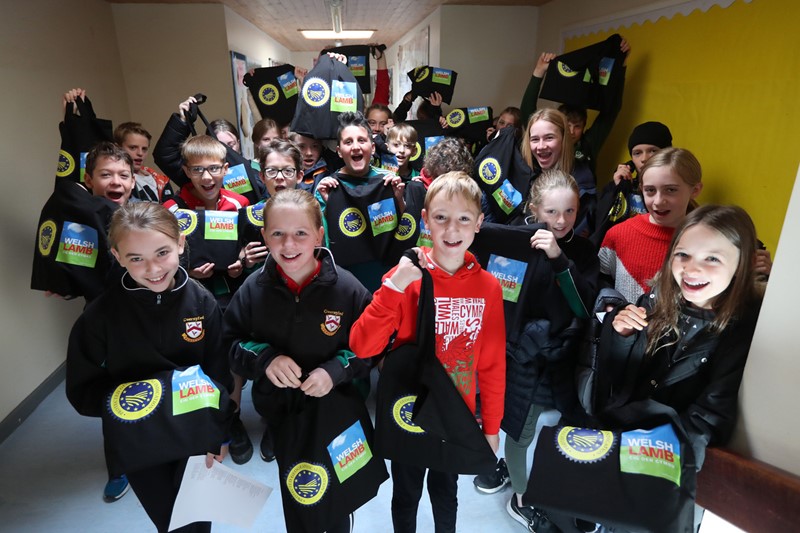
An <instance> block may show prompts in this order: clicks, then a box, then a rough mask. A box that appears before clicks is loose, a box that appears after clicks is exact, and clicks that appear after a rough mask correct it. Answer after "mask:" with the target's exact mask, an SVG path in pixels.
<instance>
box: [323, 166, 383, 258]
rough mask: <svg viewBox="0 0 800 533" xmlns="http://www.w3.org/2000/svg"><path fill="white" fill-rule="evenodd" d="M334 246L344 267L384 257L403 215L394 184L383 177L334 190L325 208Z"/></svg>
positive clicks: (335, 254) (329, 235) (331, 246)
mask: <svg viewBox="0 0 800 533" xmlns="http://www.w3.org/2000/svg"><path fill="white" fill-rule="evenodd" d="M325 219H326V222H327V227H328V238H329V239H330V248H331V251H332V252H333V256H334V257H335V258H336V262H337V263H338V264H339V265H341V266H345V267H347V266H350V265H357V264H360V263H366V262H368V261H376V260H383V259H384V258H385V256H386V253H387V251H388V250H389V245H390V244H391V243H392V239H393V238H394V233H395V229H396V228H397V225H398V222H399V217H398V213H397V201H396V200H395V199H394V190H393V189H392V187H391V185H384V184H383V180H382V179H380V178H375V179H370V182H368V183H365V184H364V185H357V186H355V187H348V186H346V185H340V186H339V187H336V188H335V189H331V191H330V193H329V195H328V203H327V207H326V208H325Z"/></svg>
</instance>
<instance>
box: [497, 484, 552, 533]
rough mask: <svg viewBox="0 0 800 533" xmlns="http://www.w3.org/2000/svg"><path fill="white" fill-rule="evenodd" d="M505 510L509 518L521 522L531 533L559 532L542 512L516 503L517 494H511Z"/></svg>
mask: <svg viewBox="0 0 800 533" xmlns="http://www.w3.org/2000/svg"><path fill="white" fill-rule="evenodd" d="M506 511H508V514H510V515H511V518H513V519H514V520H516V521H517V522H519V523H520V524H522V525H523V526H525V527H526V528H527V530H528V531H530V532H531V533H560V532H561V530H560V529H559V528H558V526H556V525H555V524H554V523H552V522H551V521H550V519H548V518H547V516H545V514H544V513H542V512H541V511H539V510H538V509H536V508H535V507H533V506H530V505H523V506H519V505H517V495H516V493H515V494H512V495H511V499H510V500H508V504H507V505H506Z"/></svg>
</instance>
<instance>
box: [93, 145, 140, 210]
mask: <svg viewBox="0 0 800 533" xmlns="http://www.w3.org/2000/svg"><path fill="white" fill-rule="evenodd" d="M84 180H85V183H86V187H88V188H89V189H90V190H91V191H92V194H93V195H95V196H104V197H105V198H107V199H109V200H111V201H112V202H114V203H115V204H118V205H125V202H127V201H128V198H130V197H131V190H132V189H133V184H134V177H133V169H132V168H131V166H130V165H128V164H127V163H126V162H125V161H124V160H122V159H113V158H111V157H108V156H101V157H98V158H97V162H96V163H95V168H94V171H93V172H92V173H91V174H89V173H88V172H87V173H86V175H85V176H84Z"/></svg>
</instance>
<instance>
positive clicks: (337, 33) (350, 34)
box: [300, 0, 375, 40]
mask: <svg viewBox="0 0 800 533" xmlns="http://www.w3.org/2000/svg"><path fill="white" fill-rule="evenodd" d="M328 4H329V5H330V8H331V24H332V26H333V30H300V33H302V34H303V37H305V38H306V39H335V40H339V39H369V38H370V37H372V34H373V33H375V30H343V29H342V8H343V7H344V0H329V1H328Z"/></svg>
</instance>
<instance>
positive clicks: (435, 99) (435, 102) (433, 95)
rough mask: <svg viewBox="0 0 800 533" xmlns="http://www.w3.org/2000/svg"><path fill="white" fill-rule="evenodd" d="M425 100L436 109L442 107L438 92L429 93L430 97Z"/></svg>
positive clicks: (440, 96)
mask: <svg viewBox="0 0 800 533" xmlns="http://www.w3.org/2000/svg"><path fill="white" fill-rule="evenodd" d="M425 99H426V100H427V101H429V102H430V103H431V105H435V106H437V107H438V106H441V105H442V95H441V94H439V93H438V92H433V93H431V95H430V96H429V97H427V98H425Z"/></svg>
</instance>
